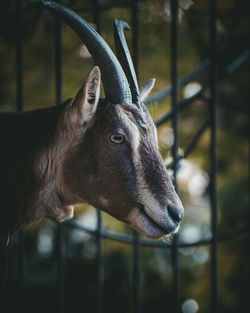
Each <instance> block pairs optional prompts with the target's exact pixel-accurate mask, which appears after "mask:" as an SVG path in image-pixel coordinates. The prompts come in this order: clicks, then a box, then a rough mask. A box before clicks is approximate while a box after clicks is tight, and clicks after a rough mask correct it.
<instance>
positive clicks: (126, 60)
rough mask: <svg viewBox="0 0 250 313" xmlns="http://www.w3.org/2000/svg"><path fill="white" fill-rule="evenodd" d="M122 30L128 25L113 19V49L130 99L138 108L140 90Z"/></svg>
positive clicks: (139, 106) (127, 28) (127, 27)
mask: <svg viewBox="0 0 250 313" xmlns="http://www.w3.org/2000/svg"><path fill="white" fill-rule="evenodd" d="M124 30H130V27H129V25H128V24H127V23H126V22H124V21H122V20H119V19H115V20H114V38H115V49H116V55H117V57H118V59H119V62H120V64H121V65H122V68H123V70H124V72H125V74H126V76H127V79H128V82H129V85H130V91H131V94H132V101H133V103H134V104H135V105H136V106H137V107H138V108H139V109H140V110H142V108H141V105H140V92H139V87H138V82H137V77H136V73H135V69H134V65H133V61H132V59H131V56H130V53H129V49H128V45H127V42H126V39H125V35H124Z"/></svg>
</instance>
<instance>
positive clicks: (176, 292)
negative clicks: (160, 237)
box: [16, 0, 250, 313]
mask: <svg viewBox="0 0 250 313" xmlns="http://www.w3.org/2000/svg"><path fill="white" fill-rule="evenodd" d="M138 2H139V1H133V0H131V1H119V2H115V3H112V4H103V3H100V2H99V0H95V1H93V6H91V7H81V6H80V5H81V4H80V1H69V2H68V5H75V4H76V3H77V4H78V3H79V6H80V7H77V11H78V12H92V13H93V20H94V23H95V24H96V26H97V30H98V32H101V22H100V16H101V13H102V12H104V11H105V10H109V9H111V8H116V7H126V8H130V10H131V16H132V31H133V34H132V43H133V44H132V46H133V51H132V52H133V61H134V65H135V69H136V72H137V74H139V73H138V70H139V62H138V61H139V60H138V54H139V52H138V49H139V47H138V42H139V23H138V15H139V9H138ZM16 3H17V6H16V8H17V18H18V24H19V36H18V37H17V40H16V83H17V110H22V109H23V79H22V73H23V53H22V11H23V10H28V9H29V8H31V7H32V4H30V5H28V6H27V7H26V5H27V4H25V5H24V6H23V7H22V1H16ZM209 3H210V20H209V25H210V26H209V29H210V34H209V36H210V49H211V50H210V51H211V52H210V58H209V59H206V60H205V61H204V62H203V63H202V64H201V65H199V66H198V67H197V68H196V69H195V70H193V71H192V72H191V73H190V74H188V75H186V76H185V77H182V78H180V79H178V74H177V73H178V45H177V43H178V23H177V19H178V1H177V0H171V39H170V45H171V60H170V61H171V62H170V64H171V86H168V87H166V88H165V89H163V90H162V91H160V92H158V93H156V94H153V95H152V96H151V97H149V98H148V100H147V101H146V103H147V104H150V103H151V104H152V103H154V102H155V101H160V100H162V99H164V98H166V97H167V96H170V95H171V99H172V100H171V103H172V108H171V111H169V112H167V113H166V114H164V115H163V116H162V117H161V118H160V119H158V120H157V121H156V122H155V123H156V125H157V126H161V125H162V124H163V123H165V122H167V121H169V120H170V119H171V120H172V124H173V131H174V138H175V141H174V145H173V151H172V154H173V162H172V163H171V167H172V169H173V172H174V175H173V176H174V183H175V187H176V189H177V190H178V186H177V182H176V173H177V171H178V162H179V161H180V159H181V158H183V157H187V156H188V155H189V154H190V153H192V151H193V150H194V149H195V147H196V146H197V143H198V141H199V139H200V138H201V136H202V135H203V134H204V132H205V131H206V130H207V129H209V130H210V137H211V141H210V142H211V143H210V160H211V174H210V199H211V216H212V219H211V230H212V235H211V237H209V238H206V239H202V238H201V239H200V240H198V241H196V242H189V243H186V242H180V241H179V238H178V236H177V237H176V238H175V239H174V241H173V242H172V243H164V242H161V241H153V240H147V239H141V238H140V235H139V234H138V233H137V232H134V235H133V236H131V235H126V234H122V233H114V232H111V231H108V230H104V229H103V228H102V214H101V212H100V211H99V210H97V221H98V222H97V229H96V230H92V229H88V228H87V227H85V226H83V225H81V224H80V223H79V222H77V221H76V220H71V221H66V222H64V223H63V224H58V231H57V255H58V259H57V260H58V264H57V268H58V275H57V282H58V312H60V313H63V312H64V270H63V269H64V249H63V247H64V228H65V227H70V228H75V229H79V230H81V231H83V232H88V233H90V234H92V235H93V236H95V237H96V246H97V263H98V268H97V279H96V281H97V284H98V294H97V300H98V313H101V312H102V311H103V258H102V242H103V240H104V239H111V240H116V241H120V242H124V243H127V244H132V245H133V246H134V250H133V251H134V269H133V278H134V279H133V281H134V291H133V295H134V312H135V313H139V312H141V305H140V303H141V299H140V295H141V272H140V266H141V252H140V247H141V246H151V247H160V248H170V249H171V251H172V266H173V297H174V299H175V312H176V313H177V312H180V310H181V304H180V283H179V248H186V247H194V246H200V245H211V278H212V281H211V312H213V313H216V312H218V273H217V245H218V242H220V241H223V240H229V239H232V238H234V237H235V236H237V235H238V234H240V233H242V232H245V231H249V229H250V223H249V222H247V223H245V224H244V225H241V226H239V227H236V228H234V229H231V230H229V231H227V232H224V233H218V231H217V215H218V207H217V196H216V194H217V188H216V172H217V164H216V115H217V85H218V83H219V80H220V79H223V77H224V76H225V75H226V74H228V73H230V72H231V71H233V70H235V69H236V68H237V67H239V66H240V65H241V64H242V63H243V62H245V61H246V59H247V58H248V57H249V55H250V51H249V50H247V51H244V52H243V53H242V54H240V55H239V56H238V57H237V58H235V59H233V60H231V62H230V63H229V64H227V65H226V66H225V67H224V68H223V70H221V69H220V75H218V68H219V66H220V65H219V64H218V53H219V45H218V44H217V34H216V15H217V12H216V0H210V1H209ZM54 45H55V89H56V103H57V104H59V103H61V102H62V79H63V77H62V31H61V22H60V21H59V20H57V19H55V33H54ZM207 71H209V72H210V76H209V77H210V78H209V80H208V81H207V80H205V81H204V82H203V84H202V88H201V90H200V91H198V92H197V93H196V94H195V95H193V96H192V97H191V98H188V99H184V100H180V101H178V89H179V88H181V87H183V86H185V85H186V84H188V83H189V82H191V81H192V80H194V79H197V78H199V77H200V76H201V75H202V74H204V73H205V72H207ZM206 88H209V89H210V95H211V96H210V98H209V99H207V100H208V102H209V105H210V116H209V120H208V121H206V122H205V123H204V125H202V127H201V128H199V129H198V130H197V132H196V134H195V136H194V138H193V139H192V140H191V141H190V144H189V146H188V147H187V148H186V150H185V152H184V155H182V156H180V155H179V152H178V116H179V112H180V111H182V110H183V109H184V108H187V107H189V106H190V105H191V104H192V103H193V102H194V100H196V99H197V98H202V97H204V94H203V93H204V90H205V89H206ZM152 105H153V104H152ZM19 239H20V250H19V273H20V276H19V284H20V312H24V307H23V303H24V294H25V293H24V290H25V280H24V272H23V271H24V244H25V238H24V234H23V231H21V232H20V235H19Z"/></svg>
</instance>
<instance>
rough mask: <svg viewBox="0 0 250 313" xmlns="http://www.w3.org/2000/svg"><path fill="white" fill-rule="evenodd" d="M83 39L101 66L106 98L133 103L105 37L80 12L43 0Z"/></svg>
mask: <svg viewBox="0 0 250 313" xmlns="http://www.w3.org/2000/svg"><path fill="white" fill-rule="evenodd" d="M42 3H43V6H44V7H46V8H47V9H49V10H51V11H52V12H53V13H55V14H56V16H58V17H59V18H60V19H62V20H63V21H64V22H65V23H66V24H68V25H69V26H70V27H71V28H72V30H73V31H74V32H76V33H77V35H78V36H79V37H80V38H81V39H82V41H83V42H84V44H85V45H86V47H87V48H88V50H89V52H90V54H91V55H92V57H93V58H94V60H95V63H96V64H97V65H98V66H99V67H100V70H101V74H102V82H103V87H104V92H105V96H106V99H107V100H108V101H109V102H111V103H114V104H117V103H128V104H131V103H132V97H131V92H130V88H129V84H128V80H127V78H126V75H125V73H124V71H123V69H122V67H121V65H120V63H119V61H118V60H117V58H116V56H115V55H114V53H113V51H112V50H111V49H110V47H109V46H108V44H107V43H106V42H105V41H104V39H103V38H102V37H101V36H100V35H99V34H98V33H97V32H96V31H95V30H94V29H93V28H92V27H91V26H90V25H89V24H88V23H87V22H86V21H85V20H84V19H83V18H81V17H80V16H79V15H78V14H76V13H75V12H73V11H72V10H70V9H68V8H66V7H64V6H62V5H60V4H58V3H55V2H50V1H42Z"/></svg>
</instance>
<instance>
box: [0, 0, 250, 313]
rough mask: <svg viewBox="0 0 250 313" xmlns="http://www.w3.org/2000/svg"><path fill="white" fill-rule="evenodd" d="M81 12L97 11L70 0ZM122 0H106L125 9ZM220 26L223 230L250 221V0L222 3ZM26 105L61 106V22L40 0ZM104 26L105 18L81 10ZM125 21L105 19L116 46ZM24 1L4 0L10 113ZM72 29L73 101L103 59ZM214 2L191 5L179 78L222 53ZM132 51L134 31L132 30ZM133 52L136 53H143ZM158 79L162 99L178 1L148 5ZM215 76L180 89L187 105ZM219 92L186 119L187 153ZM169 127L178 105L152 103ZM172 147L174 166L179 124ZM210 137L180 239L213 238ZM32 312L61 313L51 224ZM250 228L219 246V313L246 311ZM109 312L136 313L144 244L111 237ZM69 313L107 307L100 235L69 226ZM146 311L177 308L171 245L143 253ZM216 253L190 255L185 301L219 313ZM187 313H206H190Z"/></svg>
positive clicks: (66, 41)
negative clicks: (168, 115) (100, 282)
mask: <svg viewBox="0 0 250 313" xmlns="http://www.w3.org/2000/svg"><path fill="white" fill-rule="evenodd" d="M59 2H60V3H64V4H66V3H70V5H71V8H73V9H79V8H85V7H87V8H91V7H93V2H92V1H68V2H67V1H59ZM114 2H115V1H109V0H106V1H104V0H103V1H101V4H103V5H106V4H113V3H114ZM217 5H218V19H217V23H216V27H217V33H218V45H219V84H218V119H217V125H218V131H217V140H218V144H217V162H218V176H217V182H218V207H219V215H218V228H219V232H225V231H228V230H230V229H232V228H234V227H237V226H240V225H243V224H244V223H245V222H249V217H250V216H249V215H250V214H249V212H250V210H249V133H250V132H249V82H250V80H249V68H250V67H249V65H250V64H249V63H250V62H249V53H250V52H249V30H250V27H249V26H250V25H249V24H250V19H249V16H250V3H249V1H248V0H242V1H236V0H235V1H234V0H220V1H218V2H217ZM22 6H23V21H22V36H23V84H24V89H23V90H24V93H23V100H24V109H25V110H30V109H35V108H42V107H48V106H51V105H54V104H55V84H54V80H55V70H54V64H55V58H54V37H53V36H54V35H53V34H54V27H55V23H54V19H53V17H52V16H51V14H49V13H48V12H46V11H44V10H41V9H40V7H39V5H38V1H35V0H34V1H31V0H30V1H28V0H27V1H24V0H23V1H22ZM81 15H82V16H83V17H84V18H85V19H86V20H87V21H89V22H92V21H93V13H92V12H88V13H83V14H81ZM116 17H119V18H122V19H124V20H126V21H127V22H128V23H129V24H131V9H130V8H129V7H127V8H119V7H118V8H112V9H109V10H104V11H103V12H102V14H101V32H102V35H103V37H104V39H105V40H106V41H107V42H108V43H109V44H110V46H111V47H112V48H113V29H112V25H113V24H112V21H113V19H114V18H116ZM17 21H18V15H17V13H16V1H1V2H0V69H1V70H0V107H1V111H15V110H16V108H17V101H16V41H17V38H18V36H20V29H19V27H17ZM62 27H63V29H62V30H63V44H62V47H63V89H62V90H63V99H64V100H66V99H67V98H69V97H72V96H73V95H74V94H75V93H76V91H77V90H78V89H79V87H80V86H81V84H82V82H83V81H84V80H85V78H86V75H87V73H88V71H89V70H90V68H91V67H92V66H93V61H92V59H91V58H89V57H88V54H87V52H86V49H84V46H83V45H82V44H81V42H80V40H79V39H78V37H77V36H76V35H75V34H74V33H73V32H72V31H71V30H70V29H69V28H68V27H67V26H65V25H63V26H62ZM208 27H209V7H208V1H201V0H193V3H192V4H191V1H188V0H183V1H180V8H179V24H178V29H179V36H178V45H179V48H178V75H179V77H182V76H184V75H188V74H189V73H190V72H192V71H193V70H194V69H195V68H196V67H197V66H199V65H200V64H201V63H203V62H204V60H206V59H207V58H208V57H209V55H210V50H209V49H210V48H209V30H208ZM127 38H128V43H129V46H130V47H131V34H129V33H128V34H127ZM131 48H132V47H131ZM151 77H155V78H156V79H157V82H156V86H155V89H154V92H157V91H160V90H162V89H163V88H165V87H166V86H168V85H170V16H169V1H161V0H157V1H154V0H145V1H139V81H140V82H141V84H143V83H144V82H145V81H147V80H148V79H149V78H151ZM207 80H208V71H205V72H204V73H203V74H202V75H200V76H199V77H198V78H196V79H195V80H194V81H192V84H188V85H186V86H185V87H182V88H180V89H179V93H178V97H179V99H185V98H187V97H188V96H190V95H192V93H193V92H194V91H195V90H197V88H201V86H202V85H204V86H205V85H206V82H207ZM209 95H210V94H209V88H205V92H204V94H203V97H201V98H199V99H198V100H196V101H193V102H192V104H190V106H188V108H187V109H185V110H183V111H182V112H181V113H180V116H179V119H180V121H179V146H180V153H181V152H182V151H183V150H185V147H187V146H188V144H189V143H190V141H191V140H192V138H193V136H194V135H195V133H196V131H197V129H198V128H199V127H200V126H201V125H202V124H203V123H204V122H205V121H206V120H207V118H208V114H209V107H208V101H207V98H209ZM149 109H150V112H151V114H152V117H153V118H154V119H155V120H157V119H158V118H159V117H160V116H161V115H162V114H163V113H165V112H167V111H169V110H170V97H168V98H164V99H163V100H161V101H158V102H155V103H153V104H151V105H149ZM158 134H159V145H160V150H161V153H162V155H163V158H164V160H165V161H166V163H168V162H171V147H172V144H173V130H172V124H171V121H170V122H168V123H166V124H164V125H162V126H161V127H160V128H159V129H158ZM209 144H210V133H209V130H207V131H206V132H204V134H203V136H202V137H201V139H200V141H199V143H198V145H197V147H196V149H195V150H194V151H193V152H192V154H190V155H189V157H188V158H186V159H185V160H182V161H181V162H180V168H179V172H178V185H179V189H180V197H181V199H182V201H183V204H184V207H185V212H186V214H185V219H184V221H183V223H182V227H181V231H180V239H181V240H182V241H184V242H192V241H196V240H199V239H201V238H209V236H211V229H210V219H211V216H210V204H209V194H208V190H209V172H210V166H211V165H210V159H209ZM76 218H77V219H78V220H79V222H80V223H82V224H83V225H87V226H89V227H90V228H92V229H95V227H96V211H95V209H93V208H91V207H89V206H88V205H84V206H82V207H80V208H78V209H77V210H76ZM103 227H104V228H107V229H109V230H112V231H117V232H123V233H128V234H131V230H130V229H128V227H127V226H126V225H124V224H122V223H120V222H117V221H115V220H114V219H113V218H111V217H109V216H107V215H106V214H103ZM23 236H24V241H23V246H24V287H23V293H24V294H23V295H24V297H23V298H24V302H23V308H24V312H44V311H46V312H57V311H58V286H57V275H58V269H57V258H58V249H57V247H58V245H57V242H58V228H57V225H56V224H55V223H54V222H53V221H51V220H49V219H44V220H43V221H42V222H41V223H40V224H39V225H33V226H31V227H28V228H27V229H26V230H25V232H24V235H23ZM249 239H250V238H249V230H248V231H246V232H244V233H241V234H239V235H237V236H235V237H234V238H232V239H231V240H228V241H222V242H220V243H219V247H218V288H219V289H218V292H219V312H223V313H224V312H225V313H237V312H246V311H248V309H249V305H250V301H249V294H250V287H249V285H250V279H249V278H250V266H249V264H250V251H249ZM19 249H20V245H19V236H15V237H14V238H12V241H11V244H10V247H9V248H8V252H9V276H8V281H7V285H6V288H5V291H4V294H3V296H2V299H1V303H0V312H1V313H7V312H8V313H9V312H18V311H19V309H20V305H21V304H20V298H21V294H20V277H19V257H20V254H19ZM102 251H103V259H104V287H103V288H104V289H103V290H104V312H108V313H112V312H119V313H123V312H124V313H125V312H126V313H128V312H132V311H133V294H132V289H133V288H132V286H133V276H132V273H133V247H132V245H128V244H126V243H119V242H115V241H111V240H104V241H103V248H102ZM63 253H64V256H65V258H64V264H65V268H64V277H65V295H64V300H65V312H72V313H73V312H74V313H75V312H96V311H97V259H96V240H95V237H94V236H91V235H89V234H88V233H83V232H81V231H78V230H75V229H71V228H67V227H66V226H65V227H64V245H63ZM141 253H142V257H141V273H142V290H141V301H142V312H143V313H147V312H152V311H154V312H159V313H160V312H173V307H174V298H173V295H172V280H173V275H172V274H173V273H172V266H171V254H170V249H168V248H146V247H143V248H142V250H141ZM210 266H211V263H210V247H209V246H207V245H203V246H199V247H192V248H182V249H180V274H181V275H180V286H181V303H184V302H185V301H186V300H188V299H194V300H195V302H196V303H197V304H198V305H199V311H198V312H210V311H209V310H210V292H211V271H210V268H211V267H210ZM185 312H189V313H191V312H196V311H195V310H194V309H193V311H192V310H191V311H185Z"/></svg>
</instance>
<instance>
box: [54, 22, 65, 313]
mask: <svg viewBox="0 0 250 313" xmlns="http://www.w3.org/2000/svg"><path fill="white" fill-rule="evenodd" d="M54 25H55V29H54V51H55V52H54V53H55V91H56V104H57V105H59V104H60V103H61V102H62V28H61V22H60V20H59V19H58V18H56V17H55V19H54ZM63 237H64V227H63V224H58V226H57V266H58V269H57V285H58V310H59V312H60V313H63V312H64V253H63V244H64V242H63Z"/></svg>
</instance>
